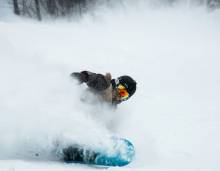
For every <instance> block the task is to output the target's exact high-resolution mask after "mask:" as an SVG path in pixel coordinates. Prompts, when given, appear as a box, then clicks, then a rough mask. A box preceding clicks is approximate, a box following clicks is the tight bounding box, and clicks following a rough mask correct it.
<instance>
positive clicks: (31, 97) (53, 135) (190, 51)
mask: <svg viewBox="0 0 220 171" xmlns="http://www.w3.org/2000/svg"><path fill="white" fill-rule="evenodd" d="M121 10H122V11H120V10H115V11H112V12H110V11H105V12H103V11H101V12H100V13H99V15H97V16H96V17H93V18H92V17H90V16H86V17H85V18H84V19H83V20H82V21H80V22H73V21H71V22H67V21H56V22H51V21H47V22H42V23H38V22H33V21H30V20H27V19H24V20H21V19H19V20H17V19H14V20H12V19H10V20H2V21H0V171H38V170H41V171H50V170H51V171H70V170H79V171H83V170H97V169H98V170H99V169H100V168H96V167H90V166H86V165H80V164H71V165H69V164H63V163H61V162H58V161H54V160H53V157H52V156H50V153H49V151H51V150H53V149H54V148H56V145H57V142H59V144H60V143H61V144H62V145H63V146H65V145H66V144H68V143H71V142H79V143H83V144H89V145H100V146H103V147H106V146H108V143H109V142H108V141H107V137H109V136H111V135H112V134H113V135H115V134H116V135H118V136H121V137H124V138H127V139H129V140H130V141H131V142H132V143H133V144H134V146H135V149H136V158H135V160H134V161H133V162H132V163H131V164H130V165H128V166H126V167H123V168H117V167H116V168H109V169H108V170H114V171H115V170H136V171H147V170H151V171H153V170H155V171H161V170H169V171H177V170H184V171H185V170H187V171H195V170H200V171H207V170H210V171H218V170H220V164H219V163H220V155H219V154H220V145H219V144H220V134H219V131H220V89H219V87H220V69H219V64H220V58H219V56H220V22H219V21H220V20H219V17H220V11H218V10H216V11H214V12H207V11H206V10H205V9H190V10H189V9H184V8H178V9H174V8H173V9H160V10H156V9H154V10H153V9H146V8H145V9H143V8H137V9H129V10H126V9H121ZM85 69H86V70H90V71H93V72H99V73H105V72H111V73H112V75H113V77H117V76H120V75H124V74H128V75H131V76H132V77H134V78H135V79H136V81H137V82H138V85H137V86H138V87H137V92H136V94H135V95H134V96H133V97H132V98H131V99H130V100H129V101H127V102H124V103H123V104H121V105H119V106H118V109H117V110H116V111H114V110H111V109H109V107H108V106H102V105H98V106H94V105H93V104H83V103H82V102H81V101H80V97H81V96H82V95H84V94H83V93H84V92H85V88H86V87H85V86H79V85H77V83H76V82H75V81H73V80H71V79H70V77H69V74H70V73H71V72H73V71H81V70H85ZM36 153H39V154H41V155H40V156H35V155H34V154H36ZM42 154H44V155H42ZM103 169H106V168H103Z"/></svg>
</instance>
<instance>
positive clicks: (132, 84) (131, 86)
mask: <svg viewBox="0 0 220 171" xmlns="http://www.w3.org/2000/svg"><path fill="white" fill-rule="evenodd" d="M115 83H116V86H117V85H119V84H121V85H123V86H124V87H125V88H126V90H127V91H128V93H129V97H131V96H132V95H133V94H134V93H135V91H136V84H137V83H136V81H134V80H133V79H132V78H131V77H130V76H127V75H124V76H121V77H118V78H117V79H116V80H115Z"/></svg>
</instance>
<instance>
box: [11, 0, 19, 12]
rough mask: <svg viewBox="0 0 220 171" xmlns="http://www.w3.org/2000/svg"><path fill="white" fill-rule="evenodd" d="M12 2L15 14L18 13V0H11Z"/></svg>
mask: <svg viewBox="0 0 220 171" xmlns="http://www.w3.org/2000/svg"><path fill="white" fill-rule="evenodd" d="M13 4H14V13H15V14H16V15H20V10H19V6H18V0H13Z"/></svg>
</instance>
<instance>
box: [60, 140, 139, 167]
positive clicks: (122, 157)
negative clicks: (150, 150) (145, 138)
mask: <svg viewBox="0 0 220 171" xmlns="http://www.w3.org/2000/svg"><path fill="white" fill-rule="evenodd" d="M112 141H113V148H112V149H111V150H110V151H109V150H104V151H103V150H94V149H91V148H88V147H82V146H80V145H71V146H68V147H67V148H64V149H63V159H64V161H65V162H67V163H81V164H91V165H101V166H125V165H127V164H129V163H130V162H131V161H132V160H133V158H134V155H135V150H134V146H133V145H132V143H131V142H130V141H128V140H126V139H121V138H120V139H119V138H114V139H112Z"/></svg>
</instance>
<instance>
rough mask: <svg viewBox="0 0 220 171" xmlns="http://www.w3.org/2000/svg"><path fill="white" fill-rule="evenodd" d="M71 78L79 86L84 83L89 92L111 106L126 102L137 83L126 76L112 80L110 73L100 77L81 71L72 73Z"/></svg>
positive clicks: (99, 75)
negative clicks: (76, 81) (77, 82)
mask: <svg viewBox="0 0 220 171" xmlns="http://www.w3.org/2000/svg"><path fill="white" fill-rule="evenodd" d="M71 76H72V77H73V78H75V79H77V80H78V81H79V83H80V84H82V83H86V84H87V86H88V87H89V90H90V91H91V92H93V93H94V94H97V95H98V96H99V97H100V98H101V100H103V101H105V102H108V103H111V104H112V105H117V104H119V103H121V102H122V101H126V100H128V99H129V98H130V97H131V96H132V95H133V94H134V93H135V91H136V84H137V83H136V82H135V81H134V80H133V79H132V78H131V77H130V76H127V75H124V76H120V77H118V78H116V79H112V78H111V74H110V73H107V74H106V75H102V74H97V73H93V72H90V71H82V72H73V73H72V74H71Z"/></svg>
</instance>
